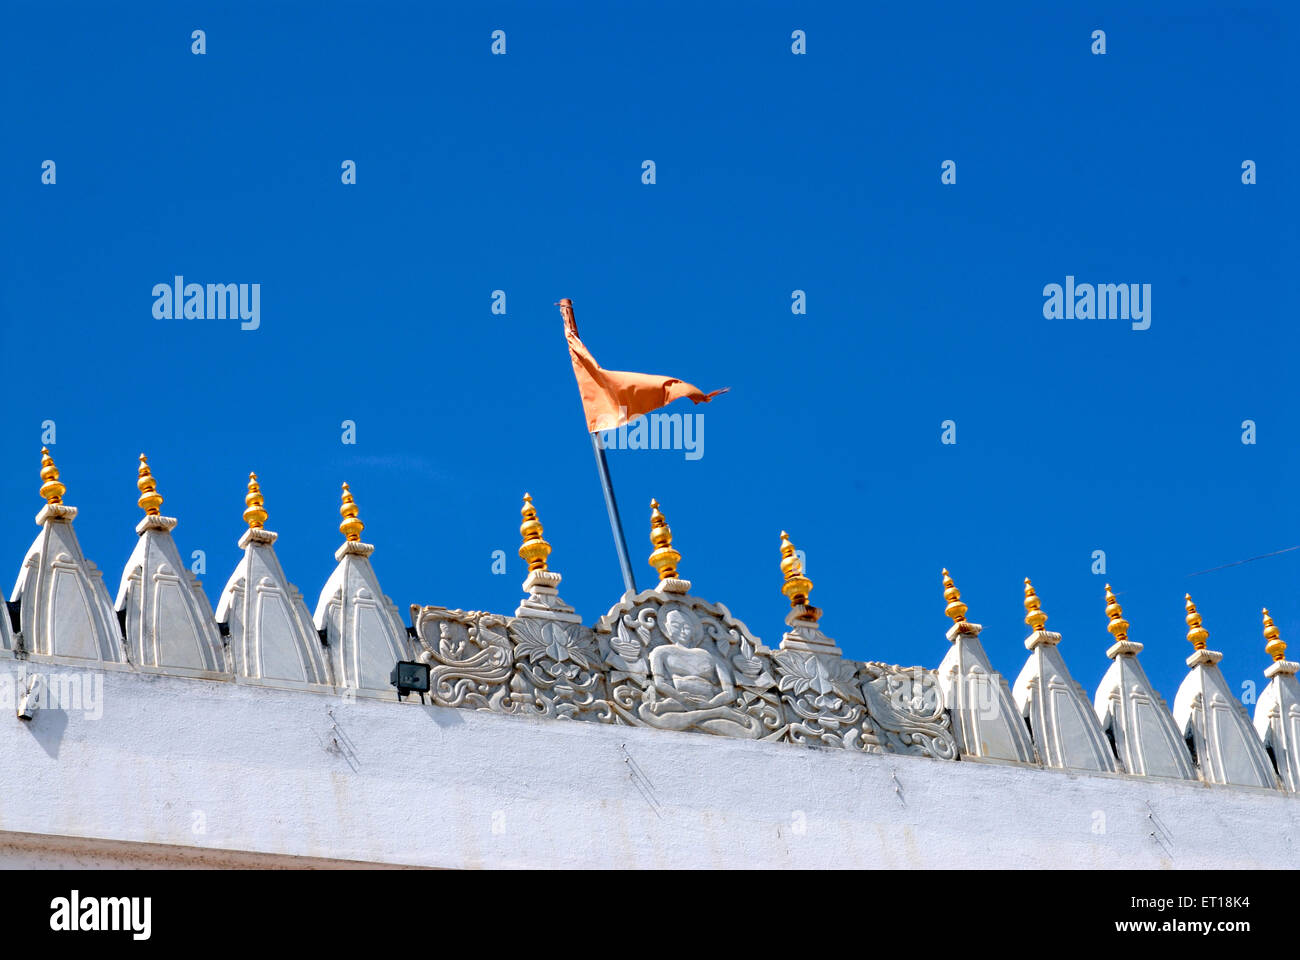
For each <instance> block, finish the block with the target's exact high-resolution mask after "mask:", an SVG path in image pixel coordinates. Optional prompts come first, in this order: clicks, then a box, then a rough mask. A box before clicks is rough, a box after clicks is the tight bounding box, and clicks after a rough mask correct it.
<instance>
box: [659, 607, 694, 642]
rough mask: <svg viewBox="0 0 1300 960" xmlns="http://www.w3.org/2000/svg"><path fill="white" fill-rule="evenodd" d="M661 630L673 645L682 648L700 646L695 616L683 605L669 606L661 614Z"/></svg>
mask: <svg viewBox="0 0 1300 960" xmlns="http://www.w3.org/2000/svg"><path fill="white" fill-rule="evenodd" d="M659 629H660V630H662V631H663V634H664V636H665V637H667V638H668V639H669V640H670V641H671V642H672V643H675V644H677V645H678V646H681V647H695V646H698V644H699V629H698V625H697V623H696V621H695V615H694V614H692V613H691V612H690V611H689V610H687V609H686V608H685V607H683V606H682V605H681V604H676V603H674V604H667V605H665V606H664V608H663V610H662V611H660V614H659Z"/></svg>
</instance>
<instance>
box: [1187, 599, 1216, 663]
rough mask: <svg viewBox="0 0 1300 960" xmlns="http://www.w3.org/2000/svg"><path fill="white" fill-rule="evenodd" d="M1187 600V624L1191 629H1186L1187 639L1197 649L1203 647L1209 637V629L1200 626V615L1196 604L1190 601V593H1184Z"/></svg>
mask: <svg viewBox="0 0 1300 960" xmlns="http://www.w3.org/2000/svg"><path fill="white" fill-rule="evenodd" d="M1184 599H1185V600H1186V601H1187V604H1186V605H1187V616H1186V618H1185V619H1186V620H1187V626H1189V627H1190V628H1191V629H1190V630H1188V631H1187V640H1188V642H1189V643H1191V645H1192V646H1194V647H1195V648H1196V649H1197V650H1204V649H1205V641H1206V640H1209V639H1210V631H1208V630H1206V629H1205V628H1204V627H1203V626H1201V615H1200V614H1199V613H1197V612H1196V604H1194V603H1192V595H1191V594H1190V593H1188V594H1185V595H1184Z"/></svg>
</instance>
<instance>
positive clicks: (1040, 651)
mask: <svg viewBox="0 0 1300 960" xmlns="http://www.w3.org/2000/svg"><path fill="white" fill-rule="evenodd" d="M1025 610H1026V611H1028V612H1027V615H1026V616H1025V623H1026V624H1028V625H1029V628H1030V629H1031V630H1032V631H1033V633H1031V634H1030V635H1029V637H1028V639H1026V640H1025V647H1026V648H1027V649H1028V650H1029V659H1028V660H1027V661H1026V662H1025V666H1024V668H1023V669H1022V670H1021V671H1020V676H1019V677H1017V678H1016V683H1015V687H1014V688H1013V691H1012V692H1013V695H1014V696H1015V699H1016V706H1017V707H1019V708H1020V712H1021V715H1022V716H1024V717H1025V719H1026V720H1027V721H1028V723H1029V730H1030V733H1031V734H1032V735H1033V738H1034V745H1035V746H1036V747H1037V748H1038V756H1039V759H1040V760H1042V762H1043V763H1044V764H1045V765H1046V766H1049V767H1061V768H1064V769H1070V770H1099V771H1103V772H1107V773H1113V772H1114V771H1115V753H1114V751H1113V750H1112V749H1111V746H1110V742H1109V741H1108V740H1107V739H1106V735H1105V734H1104V733H1103V732H1102V729H1101V725H1100V724H1099V723H1098V722H1097V717H1096V715H1095V714H1094V713H1093V708H1092V703H1091V702H1089V700H1088V695H1087V693H1085V692H1084V689H1083V687H1082V686H1080V685H1079V684H1078V683H1076V682H1075V680H1074V678H1073V677H1072V676H1070V670H1069V668H1068V667H1066V665H1065V659H1064V658H1063V657H1062V656H1061V651H1060V650H1059V649H1057V644H1059V643H1060V642H1061V635H1060V634H1059V633H1052V632H1050V631H1047V630H1044V629H1043V624H1045V623H1046V622H1047V614H1046V613H1044V612H1043V610H1042V605H1041V603H1040V602H1039V600H1038V595H1037V594H1036V593H1035V592H1034V587H1033V584H1031V583H1030V582H1029V578H1028V577H1026V578H1025Z"/></svg>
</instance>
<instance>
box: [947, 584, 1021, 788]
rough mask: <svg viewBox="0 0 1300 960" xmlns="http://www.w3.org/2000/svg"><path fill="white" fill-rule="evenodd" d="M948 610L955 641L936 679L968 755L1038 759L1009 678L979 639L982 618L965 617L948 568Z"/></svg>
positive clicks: (1018, 760)
mask: <svg viewBox="0 0 1300 960" xmlns="http://www.w3.org/2000/svg"><path fill="white" fill-rule="evenodd" d="M943 587H944V591H943V596H944V599H945V600H947V601H948V605H947V607H945V608H944V612H945V613H946V614H947V615H948V617H949V618H951V619H952V621H953V624H952V626H951V627H950V628H949V629H948V633H947V637H948V642H949V643H950V644H951V646H950V647H949V648H948V653H947V654H946V655H945V656H944V658H943V662H942V663H940V664H939V670H938V677H937V682H938V684H939V691H940V693H941V695H942V696H943V701H944V705H945V706H946V707H947V708H948V712H949V713H950V714H951V715H952V722H953V727H954V732H955V734H956V736H957V744H958V746H959V747H960V748H961V752H962V756H964V757H979V758H981V759H984V760H1006V761H1010V762H1013V763H1035V762H1036V757H1035V755H1034V744H1033V741H1032V740H1031V739H1030V737H1029V729H1028V728H1027V727H1026V726H1025V721H1024V718H1023V717H1022V716H1021V714H1020V710H1019V708H1017V706H1016V703H1015V701H1014V700H1013V699H1012V696H1011V688H1010V687H1009V686H1008V685H1007V681H1006V678H1005V677H1003V676H1002V675H1001V674H1000V673H998V672H997V671H996V670H994V669H993V666H992V665H991V664H990V663H989V658H988V655H987V654H986V653H985V652H984V646H983V644H981V643H980V639H979V637H980V631H981V630H982V629H984V628H983V627H981V626H980V625H979V624H978V623H971V622H970V621H969V620H967V619H966V610H967V607H966V604H965V603H963V602H962V599H961V592H960V591H959V590H958V589H957V587H956V585H955V584H954V583H953V580H952V577H951V576H949V574H948V571H947V570H944V571H943Z"/></svg>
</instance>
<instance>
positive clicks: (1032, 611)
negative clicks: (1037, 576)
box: [1025, 577, 1047, 631]
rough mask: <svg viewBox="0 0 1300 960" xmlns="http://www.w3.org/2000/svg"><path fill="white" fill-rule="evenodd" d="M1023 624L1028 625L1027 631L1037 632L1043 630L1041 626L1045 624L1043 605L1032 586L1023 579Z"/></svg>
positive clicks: (1045, 616) (1026, 579)
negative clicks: (1024, 611)
mask: <svg viewBox="0 0 1300 960" xmlns="http://www.w3.org/2000/svg"><path fill="white" fill-rule="evenodd" d="M1025 610H1026V611H1027V613H1026V614H1025V623H1027V624H1029V629H1030V630H1034V631H1038V630H1042V629H1043V624H1045V623H1046V622H1047V614H1045V613H1043V603H1042V601H1041V600H1039V599H1038V594H1036V593H1034V585H1033V584H1032V583H1030V582H1029V578H1028V577H1025Z"/></svg>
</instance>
